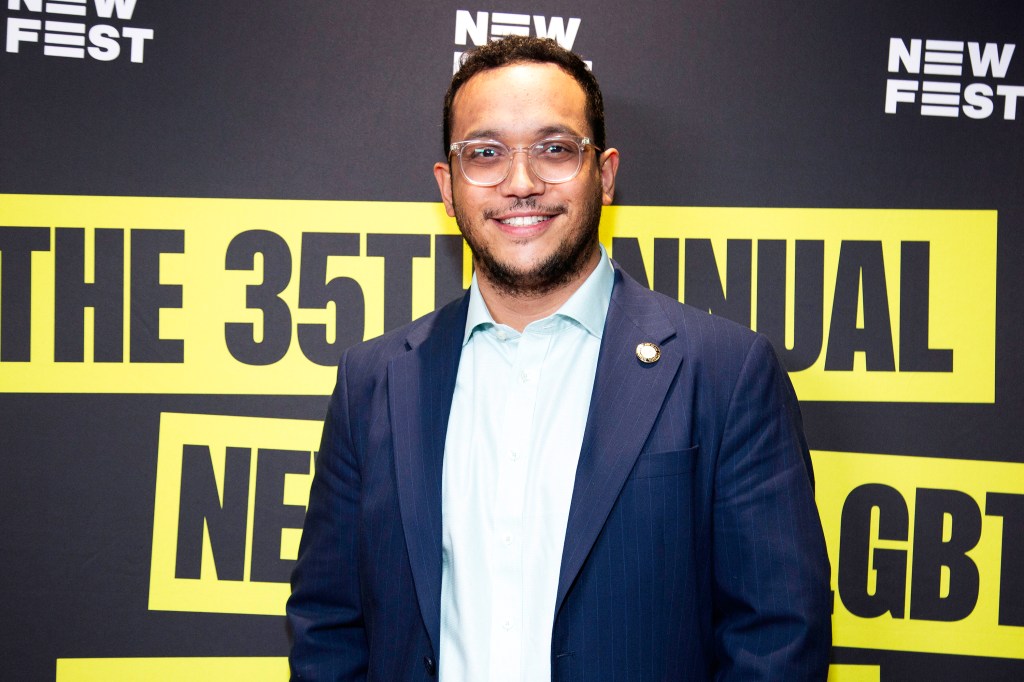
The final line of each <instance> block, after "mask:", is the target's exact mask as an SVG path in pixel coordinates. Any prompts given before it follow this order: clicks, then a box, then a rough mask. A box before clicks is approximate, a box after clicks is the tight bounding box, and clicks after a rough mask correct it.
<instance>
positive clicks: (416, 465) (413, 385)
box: [388, 295, 469, 654]
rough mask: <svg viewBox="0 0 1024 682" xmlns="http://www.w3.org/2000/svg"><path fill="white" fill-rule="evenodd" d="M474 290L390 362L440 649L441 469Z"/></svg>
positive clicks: (433, 635) (423, 604) (413, 537)
mask: <svg viewBox="0 0 1024 682" xmlns="http://www.w3.org/2000/svg"><path fill="white" fill-rule="evenodd" d="M468 301H469V297H468V295H467V296H465V297H463V299H462V301H461V302H459V303H457V304H454V305H451V306H447V307H445V308H444V309H442V310H441V311H439V313H438V315H437V317H436V318H435V319H434V321H433V325H432V326H428V325H423V326H419V327H416V328H415V329H414V330H413V331H411V332H410V334H409V337H408V338H407V339H406V344H407V348H408V352H406V353H404V354H402V355H399V356H396V357H395V358H393V359H392V360H391V362H390V363H389V364H388V396H389V408H390V412H391V414H390V416H391V434H392V438H393V442H394V455H395V477H396V481H397V486H398V502H399V507H400V509H401V514H402V525H403V528H404V530H405V543H406V546H407V547H408V550H409V562H410V564H411V566H412V574H413V582H414V584H415V586H416V599H417V601H418V602H419V607H420V613H421V614H422V616H423V621H424V623H425V624H426V626H427V633H428V635H429V636H430V640H431V643H432V644H433V647H434V652H435V654H436V653H437V652H439V651H440V631H441V471H442V463H443V461H444V442H445V434H446V433H447V430H448V415H449V413H450V412H451V406H452V394H453V392H454V390H455V378H456V374H457V372H458V368H459V357H460V355H461V351H462V336H463V333H464V331H465V326H466V309H467V304H468Z"/></svg>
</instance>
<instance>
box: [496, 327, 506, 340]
mask: <svg viewBox="0 0 1024 682" xmlns="http://www.w3.org/2000/svg"><path fill="white" fill-rule="evenodd" d="M507 338H508V334H506V333H505V332H504V330H502V329H499V330H498V340H499V341H504V340H505V339H507Z"/></svg>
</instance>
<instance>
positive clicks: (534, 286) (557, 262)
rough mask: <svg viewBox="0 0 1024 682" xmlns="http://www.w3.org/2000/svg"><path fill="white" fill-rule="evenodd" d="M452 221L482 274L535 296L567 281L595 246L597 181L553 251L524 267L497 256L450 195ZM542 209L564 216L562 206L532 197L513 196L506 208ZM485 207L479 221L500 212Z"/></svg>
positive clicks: (520, 294) (506, 288)
mask: <svg viewBox="0 0 1024 682" xmlns="http://www.w3.org/2000/svg"><path fill="white" fill-rule="evenodd" d="M452 204H453V208H454V209H455V222H456V223H458V225H459V230H460V231H461V232H462V236H463V237H464V238H465V239H466V243H468V244H469V248H470V250H471V251H472V252H473V265H474V266H475V267H476V270H477V272H478V274H479V275H480V276H482V277H485V278H486V279H487V281H488V282H489V283H491V284H492V285H493V286H494V287H495V288H496V289H497V290H498V291H500V292H501V293H502V294H504V295H507V296H512V297H516V298H539V297H541V296H544V295H546V294H548V293H550V292H552V291H555V290H556V289H559V288H560V287H562V286H564V285H566V284H568V283H569V282H571V281H573V280H574V279H576V278H577V277H579V276H580V275H581V274H582V273H583V269H584V268H585V267H586V266H587V264H588V263H589V262H590V260H591V258H592V257H593V255H594V251H595V250H597V242H598V239H597V237H598V226H599V224H600V222H601V205H602V204H601V185H600V184H599V183H598V184H595V185H594V191H593V192H592V193H591V194H590V196H588V197H587V198H586V199H585V201H584V202H583V203H582V204H581V205H580V210H579V215H578V216H577V217H576V218H575V220H574V222H575V224H574V225H571V226H570V228H569V229H568V230H567V231H566V234H565V236H564V237H563V238H562V241H561V242H560V243H559V244H558V245H557V246H556V248H555V249H554V251H552V252H551V253H550V254H548V255H547V256H545V257H544V258H542V259H540V260H539V261H537V262H535V263H532V264H530V265H529V266H527V267H522V266H517V265H515V264H513V263H510V262H506V261H502V260H499V259H498V257H497V256H495V255H494V253H493V252H492V251H491V250H490V249H489V248H488V247H487V245H486V244H485V243H484V242H483V241H482V240H481V239H480V238H479V235H478V234H477V232H476V228H475V226H474V222H473V220H472V218H470V217H469V216H468V215H466V214H465V213H464V212H463V211H462V210H460V206H459V204H457V203H456V202H455V201H454V199H453V202H452ZM524 209H530V210H542V211H545V212H552V213H557V214H559V215H562V216H564V215H565V213H564V207H562V206H543V205H539V204H538V203H537V201H536V199H517V200H516V201H514V202H513V203H512V204H511V206H509V208H508V210H509V211H518V210H524ZM500 214H501V213H500V212H498V211H488V212H486V213H485V214H484V215H483V220H482V221H480V222H481V223H483V222H486V221H487V220H489V219H491V218H493V217H494V216H496V215H500Z"/></svg>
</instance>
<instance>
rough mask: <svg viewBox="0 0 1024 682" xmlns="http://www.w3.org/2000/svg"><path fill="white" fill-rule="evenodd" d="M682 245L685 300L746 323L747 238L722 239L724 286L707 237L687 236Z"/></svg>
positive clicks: (747, 285) (749, 272)
mask: <svg viewBox="0 0 1024 682" xmlns="http://www.w3.org/2000/svg"><path fill="white" fill-rule="evenodd" d="M685 249H686V261H685V264H686V265H685V268H684V272H683V296H684V297H685V302H686V303H688V304H690V305H692V306H695V307H697V308H700V309H702V310H707V311H708V312H711V313H714V314H716V315H721V316H722V317H727V318H729V319H730V320H733V321H734V322H739V323H740V324H742V325H745V326H747V327H749V326H750V288H751V267H752V266H751V240H749V239H730V240H728V241H727V242H726V258H727V259H728V264H727V265H728V269H727V271H726V273H725V278H724V282H725V286H724V287H723V278H722V276H721V274H720V273H721V268H719V267H718V263H717V262H716V261H715V252H714V250H713V249H712V248H711V240H710V239H687V240H686V247H685ZM726 292H728V294H727V293H726Z"/></svg>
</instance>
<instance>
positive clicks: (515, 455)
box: [508, 450, 519, 462]
mask: <svg viewBox="0 0 1024 682" xmlns="http://www.w3.org/2000/svg"><path fill="white" fill-rule="evenodd" d="M508 456H509V457H510V458H511V459H512V461H513V462H518V461H519V451H518V450H512V451H511V452H509V453H508Z"/></svg>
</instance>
